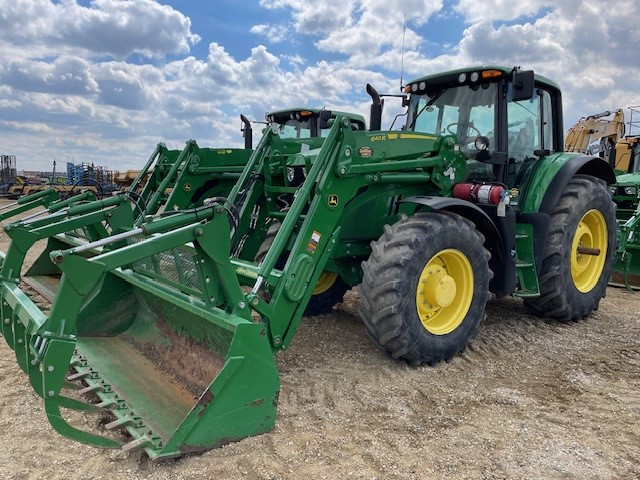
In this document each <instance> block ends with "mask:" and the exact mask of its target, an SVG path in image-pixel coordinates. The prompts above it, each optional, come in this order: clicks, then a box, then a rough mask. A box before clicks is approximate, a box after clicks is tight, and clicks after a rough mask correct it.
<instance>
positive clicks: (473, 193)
mask: <svg viewBox="0 0 640 480" xmlns="http://www.w3.org/2000/svg"><path fill="white" fill-rule="evenodd" d="M505 192H506V188H505V187H504V186H503V185H495V184H483V183H458V184H456V185H455V186H454V187H453V196H454V197H456V198H460V199H461V200H467V201H469V202H472V203H482V204H485V205H498V204H500V202H501V200H502V198H503V197H504V195H505Z"/></svg>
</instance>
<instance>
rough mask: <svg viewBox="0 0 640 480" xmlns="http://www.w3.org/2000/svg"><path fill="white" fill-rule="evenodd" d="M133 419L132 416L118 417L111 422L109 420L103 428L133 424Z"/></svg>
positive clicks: (108, 428) (111, 428)
mask: <svg viewBox="0 0 640 480" xmlns="http://www.w3.org/2000/svg"><path fill="white" fill-rule="evenodd" d="M134 424H135V421H134V419H133V418H131V417H120V418H118V419H116V420H114V421H113V422H109V423H107V424H106V425H105V426H104V428H106V429H107V430H114V429H116V428H120V427H126V426H127V425H134Z"/></svg>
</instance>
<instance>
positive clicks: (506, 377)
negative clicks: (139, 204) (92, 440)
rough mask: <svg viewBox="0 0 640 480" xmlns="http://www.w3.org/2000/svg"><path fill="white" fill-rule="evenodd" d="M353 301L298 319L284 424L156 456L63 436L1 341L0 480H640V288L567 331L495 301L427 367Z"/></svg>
mask: <svg viewBox="0 0 640 480" xmlns="http://www.w3.org/2000/svg"><path fill="white" fill-rule="evenodd" d="M0 248H1V249H2V250H3V251H6V248H7V242H6V237H5V236H4V234H2V239H1V241H0ZM358 304H359V298H358V296H357V292H356V291H355V290H353V291H352V292H350V293H349V294H347V297H346V300H345V302H344V303H343V304H341V305H339V306H337V308H336V309H335V311H334V312H333V313H332V314H330V315H324V316H319V317H314V318H306V319H304V320H303V321H302V322H301V325H300V328H299V330H298V333H297V334H296V337H295V338H294V341H293V344H292V346H291V348H290V349H289V350H287V351H286V352H283V353H281V354H279V355H278V366H279V370H280V374H281V382H282V389H281V394H280V404H279V408H278V419H277V422H276V427H275V429H274V430H272V431H271V432H269V433H266V434H264V435H261V436H258V437H252V438H247V439H245V440H242V441H240V442H237V443H234V444H230V445H227V446H225V447H223V448H219V449H216V450H212V451H209V452H206V453H204V454H201V455H197V456H191V457H185V458H182V459H179V460H170V461H164V462H156V463H154V462H151V461H150V460H149V459H148V458H147V457H146V456H144V455H143V454H141V453H134V454H127V453H124V452H122V451H119V450H99V449H95V448H92V447H87V446H84V445H82V444H79V443H76V442H72V441H70V440H67V439H65V438H63V437H61V436H60V435H58V434H57V433H55V432H54V431H53V429H52V428H51V427H50V426H49V424H48V422H47V420H46V417H45V415H44V411H43V408H42V402H41V401H40V400H39V399H38V397H37V396H36V395H35V393H33V391H32V390H31V387H30V386H29V384H28V380H27V378H26V377H25V376H24V375H23V373H22V372H21V371H20V369H19V368H18V365H17V364H16V362H15V356H14V355H13V352H12V351H11V350H10V349H9V348H8V347H7V346H6V344H5V343H4V342H3V341H0V477H2V478H7V479H40V478H43V479H53V478H60V479H87V478H91V479H102V478H104V479H144V478H153V479H208V478H221V479H235V478H240V479H243V478H247V479H272V480H273V479H311V478H313V479H439V478H455V479H463V478H469V479H503V478H504V479H522V478H532V479H533V478H535V479H538V478H550V479H555V478H558V479H567V478H568V479H586V478H589V479H616V478H619V479H630V478H640V463H639V458H640V425H639V423H638V420H639V418H640V377H639V374H640V293H631V292H628V291H626V290H624V289H619V288H613V287H610V288H609V289H608V291H607V297H606V298H605V299H603V300H602V302H601V304H600V309H599V310H598V311H597V312H594V314H593V315H592V316H591V317H590V318H588V319H587V320H584V321H581V322H577V323H570V324H562V323H558V322H554V321H548V320H544V319H540V318H537V317H535V316H533V315H531V314H530V313H529V312H528V311H527V310H525V309H524V308H523V306H522V302H521V301H520V300H517V299H512V298H505V299H501V300H494V301H492V302H490V303H489V305H488V307H487V318H486V320H485V321H484V322H483V323H482V324H481V326H480V330H479V333H478V336H477V338H476V339H475V340H473V341H472V342H471V343H470V345H469V348H468V350H467V351H465V352H464V353H463V354H462V355H461V356H459V357H456V358H455V359H454V360H453V361H452V362H450V363H446V364H440V365H438V366H436V367H426V366H425V367H417V368H414V367H409V366H407V365H406V364H404V363H399V362H396V361H394V360H392V359H391V358H389V357H388V356H386V355H385V354H384V353H383V352H382V351H380V350H379V349H378V348H377V347H376V346H375V345H374V344H373V343H372V342H371V341H370V340H369V339H368V337H367V336H366V335H365V333H364V329H363V325H362V323H361V320H360V318H359V317H358V313H357V308H358Z"/></svg>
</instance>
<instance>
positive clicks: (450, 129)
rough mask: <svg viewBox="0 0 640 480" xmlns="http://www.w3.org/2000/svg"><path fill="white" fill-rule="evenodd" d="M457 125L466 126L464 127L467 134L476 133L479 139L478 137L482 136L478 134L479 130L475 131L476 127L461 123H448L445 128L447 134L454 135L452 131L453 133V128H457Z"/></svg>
mask: <svg viewBox="0 0 640 480" xmlns="http://www.w3.org/2000/svg"><path fill="white" fill-rule="evenodd" d="M458 125H466V127H467V132H468V131H469V130H472V131H475V132H477V133H478V135H476V136H478V137H479V136H480V135H482V133H480V130H478V129H477V128H476V127H474V126H473V125H469V124H461V123H459V122H454V123H450V124H449V125H447V128H446V130H447V132H449V133H450V134H451V135H456V132H454V131H453V127H457V126H458ZM469 136H470V135H467V137H469Z"/></svg>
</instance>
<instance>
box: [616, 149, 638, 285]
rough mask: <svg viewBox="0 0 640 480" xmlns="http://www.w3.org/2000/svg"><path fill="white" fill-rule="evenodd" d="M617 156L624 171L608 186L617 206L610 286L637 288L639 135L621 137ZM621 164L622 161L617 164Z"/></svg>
mask: <svg viewBox="0 0 640 480" xmlns="http://www.w3.org/2000/svg"><path fill="white" fill-rule="evenodd" d="M616 154H617V155H618V156H619V158H621V159H622V161H624V164H625V166H626V170H625V171H623V172H621V173H620V174H619V175H618V176H617V178H616V184H615V186H612V187H611V191H612V193H613V201H614V202H615V203H616V206H617V213H616V216H617V219H618V248H617V253H618V254H617V256H616V263H615V265H614V271H613V277H612V280H613V282H612V283H613V284H614V285H624V286H625V287H626V288H628V289H638V288H640V136H629V137H624V138H622V139H621V140H620V141H618V143H617V144H616ZM620 163H622V162H620Z"/></svg>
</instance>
